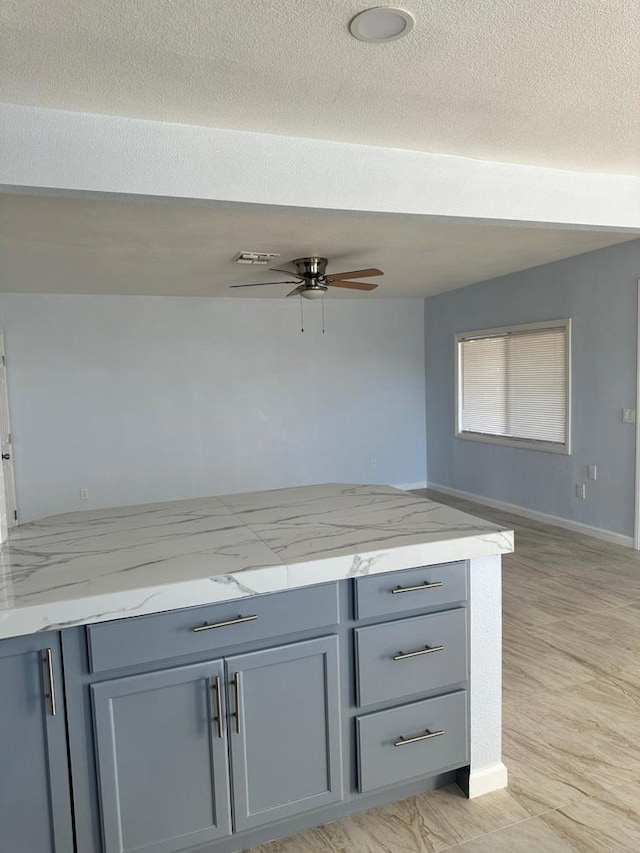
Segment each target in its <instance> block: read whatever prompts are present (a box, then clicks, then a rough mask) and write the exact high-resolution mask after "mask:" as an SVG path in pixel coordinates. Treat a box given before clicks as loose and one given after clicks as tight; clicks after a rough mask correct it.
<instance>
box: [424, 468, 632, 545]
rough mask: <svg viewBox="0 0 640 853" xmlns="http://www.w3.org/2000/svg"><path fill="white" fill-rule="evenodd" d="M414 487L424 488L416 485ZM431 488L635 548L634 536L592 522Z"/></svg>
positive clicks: (445, 488) (435, 485)
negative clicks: (593, 525) (583, 522)
mask: <svg viewBox="0 0 640 853" xmlns="http://www.w3.org/2000/svg"><path fill="white" fill-rule="evenodd" d="M414 488H422V487H421V486H415V487H414ZM427 488H429V489H435V490H436V491H438V492H443V493H444V494H445V495H451V496H452V497H455V498H464V499H465V500H467V501H475V502H476V503H479V504H484V505H485V506H490V507H493V508H494V509H501V510H504V512H510V513H513V515H521V516H522V517H523V518H530V519H532V520H533V521H542V522H544V523H545V524H553V525H554V526H555V527H563V528H564V529H565V530H573V531H574V532H575V533H584V535H585V536H593V537H595V538H596V539H603V540H604V541H605V542H613V543H615V544H616V545H624V546H625V547H626V548H633V536H624V534H622V533H614V531H613V530H603V529H602V528H601V527H592V526H591V525H590V524H582V523H581V522H579V521H570V520H569V519H567V518H560V516H558V515H548V514H547V513H546V512H538V511H537V510H535V509H527V508H526V507H523V506H518V505H517V504H510V503H507V502H506V501H498V500H495V499H494V498H487V497H485V496H484V495H476V494H473V492H463V491H462V490H461V489H452V488H450V487H449V486H443V485H441V484H440V483H429V484H428V485H427Z"/></svg>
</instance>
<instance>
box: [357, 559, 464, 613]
mask: <svg viewBox="0 0 640 853" xmlns="http://www.w3.org/2000/svg"><path fill="white" fill-rule="evenodd" d="M355 584H356V595H355V598H356V618H357V619H369V618H370V617H372V616H387V615H393V614H394V613H398V614H400V613H406V612H408V611H410V610H424V609H427V608H434V607H441V606H442V605H446V604H455V603H457V602H462V601H466V600H467V594H468V593H467V565H466V563H464V562H462V563H444V564H441V565H438V566H425V567H423V568H419V569H407V570H406V571H404V572H386V573H385V574H380V575H371V576H370V577H366V578H358V579H357V580H356V582H355Z"/></svg>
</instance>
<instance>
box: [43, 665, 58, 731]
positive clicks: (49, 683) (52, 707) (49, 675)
mask: <svg viewBox="0 0 640 853" xmlns="http://www.w3.org/2000/svg"><path fill="white" fill-rule="evenodd" d="M42 662H43V664H44V669H45V676H46V688H45V689H46V694H47V699H48V700H49V713H50V714H51V716H52V717H55V715H56V713H57V709H56V685H55V682H54V680H53V650H52V649H44V650H43V652H42Z"/></svg>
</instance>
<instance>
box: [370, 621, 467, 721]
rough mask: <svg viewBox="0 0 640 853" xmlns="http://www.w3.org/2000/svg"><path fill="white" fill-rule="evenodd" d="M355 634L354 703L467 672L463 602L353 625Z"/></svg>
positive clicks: (455, 679)
mask: <svg viewBox="0 0 640 853" xmlns="http://www.w3.org/2000/svg"><path fill="white" fill-rule="evenodd" d="M355 635H356V655H357V668H356V672H357V683H358V704H359V705H372V704H373V703H374V702H384V701H385V700H387V699H396V698H404V697H405V696H411V695H413V694H415V693H425V692H426V691H427V690H435V689H437V688H439V687H445V686H446V685H448V684H457V683H459V682H461V681H466V680H467V678H468V652H467V649H468V643H467V611H466V609H465V608H459V609H458V610H449V611H446V612H445V613H433V614H431V615H429V616H417V617H415V618H413V619H402V620H400V621H398V622H386V623H385V624H383V625H370V626H368V627H367V628H356V630H355Z"/></svg>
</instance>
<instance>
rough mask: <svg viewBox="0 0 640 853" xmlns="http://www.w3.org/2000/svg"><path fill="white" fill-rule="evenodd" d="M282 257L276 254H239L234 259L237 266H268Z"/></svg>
mask: <svg viewBox="0 0 640 853" xmlns="http://www.w3.org/2000/svg"><path fill="white" fill-rule="evenodd" d="M279 257H280V255H279V254H278V253H276V252H238V254H237V255H235V256H234V257H233V260H234V261H235V262H236V263H237V264H258V265H259V266H266V265H267V264H270V263H271V262H272V261H273V259H274V258H279Z"/></svg>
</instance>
